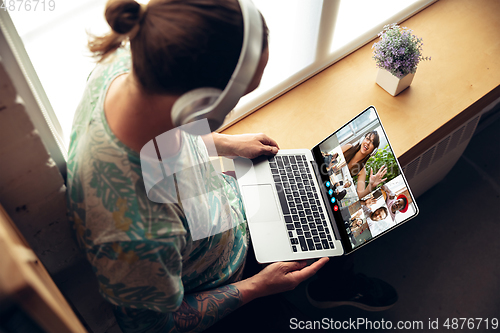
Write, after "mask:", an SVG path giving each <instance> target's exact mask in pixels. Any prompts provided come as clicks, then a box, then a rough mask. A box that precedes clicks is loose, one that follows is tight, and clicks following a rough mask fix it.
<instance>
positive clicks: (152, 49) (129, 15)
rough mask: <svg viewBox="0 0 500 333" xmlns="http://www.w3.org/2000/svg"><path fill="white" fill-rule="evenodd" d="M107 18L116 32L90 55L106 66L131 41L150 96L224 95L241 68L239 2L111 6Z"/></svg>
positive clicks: (160, 0) (180, 0) (121, 0)
mask: <svg viewBox="0 0 500 333" xmlns="http://www.w3.org/2000/svg"><path fill="white" fill-rule="evenodd" d="M105 16H106V20H107V21H108V23H109V25H110V26H111V29H112V32H111V33H109V34H107V35H105V36H102V37H93V38H92V39H91V40H90V41H89V49H90V51H91V52H93V53H94V56H96V57H97V58H98V59H99V61H102V60H104V59H105V58H106V57H108V56H109V55H110V54H112V53H113V52H114V51H115V50H116V49H117V48H119V47H120V46H121V45H123V44H124V42H126V41H127V40H128V39H130V49H131V53H132V68H133V73H134V75H135V77H136V78H137V80H138V82H139V83H140V85H141V87H142V88H143V90H144V91H145V92H148V93H155V94H165V93H184V92H186V91H189V90H192V89H196V88H200V87H215V88H219V89H224V87H225V86H226V85H227V83H228V82H229V79H230V78H231V75H232V73H233V71H234V69H235V67H236V64H237V62H238V58H239V55H240V51H241V47H242V43H243V20H242V16H241V10H240V7H239V5H238V1H237V0H151V1H150V2H149V4H148V5H147V6H145V5H140V4H139V3H137V2H136V1H134V0H109V1H108V3H107V5H106V11H105ZM262 21H263V25H264V41H263V46H262V47H263V50H264V49H265V48H267V45H268V44H267V43H268V42H267V35H268V29H267V26H266V24H265V21H264V20H262Z"/></svg>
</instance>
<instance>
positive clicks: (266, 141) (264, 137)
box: [260, 134, 280, 149]
mask: <svg viewBox="0 0 500 333" xmlns="http://www.w3.org/2000/svg"><path fill="white" fill-rule="evenodd" d="M260 142H262V143H263V144H265V145H270V146H274V147H276V148H278V149H279V148H280V147H279V146H278V143H277V142H276V141H274V140H273V139H271V138H270V137H268V136H267V135H265V134H263V135H262V138H261V140H260Z"/></svg>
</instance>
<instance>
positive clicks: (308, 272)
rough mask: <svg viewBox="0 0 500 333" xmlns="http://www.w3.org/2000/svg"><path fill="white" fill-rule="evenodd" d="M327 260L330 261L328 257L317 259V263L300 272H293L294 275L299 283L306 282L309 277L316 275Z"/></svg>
mask: <svg viewBox="0 0 500 333" xmlns="http://www.w3.org/2000/svg"><path fill="white" fill-rule="evenodd" d="M328 260H330V259H329V258H328V257H323V258H321V259H319V260H318V261H315V262H314V263H312V264H311V265H310V266H307V267H304V268H303V269H301V270H300V271H296V272H294V274H296V276H297V278H298V279H299V280H300V281H304V280H307V279H309V278H310V277H311V276H313V275H314V274H316V273H317V272H318V271H319V269H320V268H321V267H323V266H324V265H325V264H326V263H327V262H328Z"/></svg>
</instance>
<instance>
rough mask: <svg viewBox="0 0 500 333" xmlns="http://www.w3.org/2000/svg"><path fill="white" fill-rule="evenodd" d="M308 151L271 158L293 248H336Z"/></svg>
mask: <svg viewBox="0 0 500 333" xmlns="http://www.w3.org/2000/svg"><path fill="white" fill-rule="evenodd" d="M307 163H308V162H307V160H306V156H305V155H282V156H274V157H272V158H271V159H270V160H269V166H270V167H271V172H272V174H273V179H274V183H275V186H276V190H277V192H278V197H279V200H280V204H281V209H282V210H283V214H284V217H285V223H286V228H287V232H288V237H289V239H290V244H291V246H292V250H293V252H298V251H299V250H301V251H317V250H327V249H334V248H335V247H334V245H333V241H332V235H331V234H330V230H329V229H328V222H327V220H326V219H325V215H324V212H323V208H322V207H321V202H320V198H319V196H320V195H321V194H320V193H317V189H316V187H315V186H314V182H313V175H312V174H311V171H310V169H309V167H308V166H307Z"/></svg>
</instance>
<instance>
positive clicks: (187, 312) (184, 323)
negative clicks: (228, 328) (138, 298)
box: [168, 285, 242, 332]
mask: <svg viewBox="0 0 500 333" xmlns="http://www.w3.org/2000/svg"><path fill="white" fill-rule="evenodd" d="M241 303H242V300H241V293H240V291H239V290H238V289H237V288H236V287H234V286H231V285H228V286H224V287H221V288H218V289H215V290H210V291H206V292H200V293H196V294H190V295H185V296H184V299H183V301H182V304H181V306H180V308H179V309H178V310H177V311H176V312H174V313H172V316H171V320H169V322H168V325H169V326H170V330H169V331H170V332H175V331H178V332H200V331H203V330H205V329H207V328H208V327H209V326H211V325H213V324H214V323H215V322H217V321H218V320H220V319H222V318H223V317H225V316H226V315H228V314H229V313H231V312H232V311H234V310H236V309H237V308H238V307H239V306H240V305H241Z"/></svg>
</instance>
